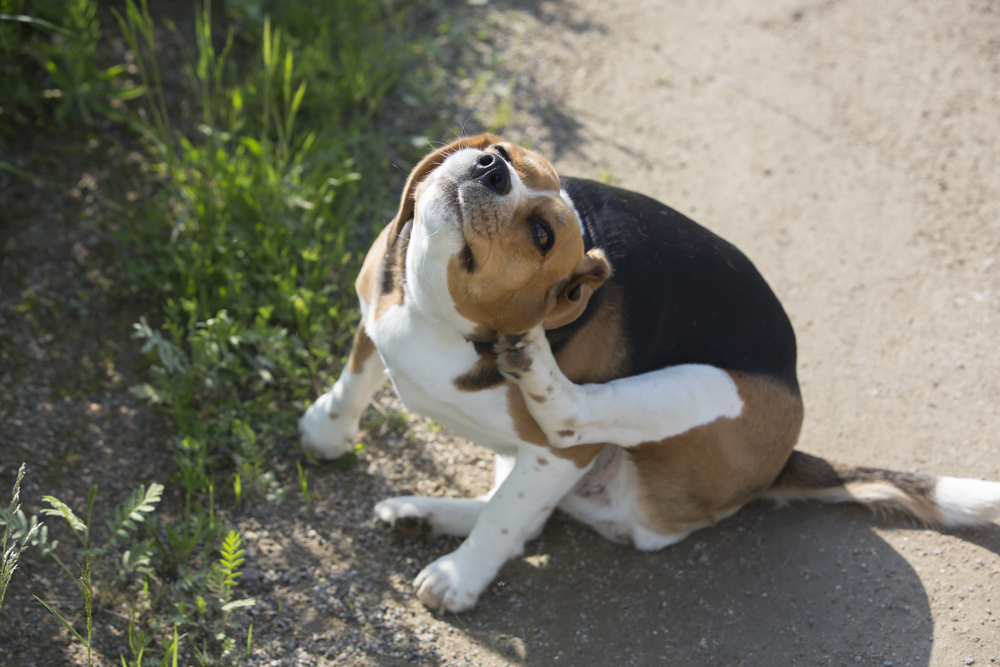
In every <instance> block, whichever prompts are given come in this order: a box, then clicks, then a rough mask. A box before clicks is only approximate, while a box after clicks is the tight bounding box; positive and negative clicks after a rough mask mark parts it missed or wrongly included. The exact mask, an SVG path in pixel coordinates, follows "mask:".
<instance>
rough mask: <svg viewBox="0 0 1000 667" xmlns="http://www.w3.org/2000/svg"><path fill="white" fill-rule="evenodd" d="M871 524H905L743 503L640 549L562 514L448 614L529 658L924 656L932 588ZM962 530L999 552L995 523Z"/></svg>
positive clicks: (906, 545) (668, 660)
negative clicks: (728, 514)
mask: <svg viewBox="0 0 1000 667" xmlns="http://www.w3.org/2000/svg"><path fill="white" fill-rule="evenodd" d="M877 525H882V526H883V527H897V528H898V527H900V526H902V525H903V524H900V523H898V522H885V523H882V522H878V521H873V520H872V518H871V515H870V513H868V512H867V511H866V510H864V509H861V508H853V507H829V506H825V507H820V506H811V505H799V506H794V507H789V508H783V509H778V510H774V509H771V508H769V507H765V506H751V507H749V508H746V509H744V510H743V511H742V512H740V513H738V514H737V515H736V516H734V517H733V518H731V519H728V520H726V521H724V522H722V523H720V524H719V525H718V526H716V527H715V528H712V529H707V530H703V531H700V532H697V533H695V534H693V535H691V536H690V537H689V538H688V539H687V540H685V541H683V542H681V543H680V544H678V545H676V546H674V547H670V548H667V549H664V550H662V551H660V552H656V553H643V552H639V551H635V550H634V549H632V548H631V547H623V546H619V545H615V544H611V543H609V542H607V541H605V540H603V539H602V538H600V537H598V536H597V535H595V534H594V533H593V532H591V531H590V530H589V529H587V528H585V527H583V526H581V525H579V524H577V523H575V522H573V521H572V520H569V519H567V518H565V517H564V516H561V515H558V514H557V515H556V516H554V517H553V519H552V520H551V521H550V522H549V525H548V527H547V528H546V530H545V532H544V533H543V535H542V536H541V538H540V539H539V540H537V541H535V542H533V543H531V544H529V545H528V546H527V550H526V558H524V559H520V560H517V561H513V562H511V563H509V564H508V565H507V566H506V567H505V568H504V569H503V570H502V571H501V573H500V576H499V578H498V579H497V581H496V582H495V583H494V584H493V586H491V588H490V589H489V591H488V592H487V593H485V594H484V595H483V598H482V599H481V601H480V604H479V607H478V609H477V610H476V611H473V612H471V613H469V614H465V615H463V616H461V617H454V616H452V617H450V618H451V621H450V622H451V623H452V624H453V625H454V627H455V628H456V630H461V631H463V632H465V633H467V634H468V635H470V636H471V637H473V638H475V639H476V640H477V641H479V642H481V643H482V644H484V645H486V646H487V647H488V648H489V649H490V650H492V651H495V652H498V653H501V654H504V655H505V657H507V658H508V659H510V660H511V661H513V662H515V663H521V664H530V665H556V664H566V665H619V664H636V665H652V664H691V665H695V664H725V665H740V664H744V665H779V664H781V665H791V664H848V663H850V664H855V663H858V662H860V663H862V664H868V665H872V664H878V665H883V664H895V665H913V666H914V667H918V666H920V665H927V664H929V656H930V649H931V644H932V640H933V618H932V615H931V610H930V605H929V602H928V593H927V592H926V591H925V589H924V585H923V583H922V582H921V580H920V578H919V576H918V574H917V572H916V571H915V569H914V566H912V565H911V564H910V562H908V561H907V560H906V559H904V558H903V556H902V555H901V554H900V553H899V551H898V550H897V549H898V547H894V546H891V545H890V544H888V543H887V542H886V541H885V540H883V539H882V538H881V537H879V535H878V534H877V533H876V532H875V530H873V527H874V526H877ZM903 536H904V537H906V540H905V542H903V546H902V550H903V551H911V552H913V555H914V558H912V559H911V560H914V561H915V562H920V563H922V562H927V563H928V565H927V567H928V568H929V567H937V565H936V564H935V563H933V562H932V561H933V560H934V559H933V558H930V559H928V560H927V561H922V560H920V556H927V555H929V554H926V553H925V552H924V551H922V549H923V547H922V546H921V543H922V542H926V543H928V544H930V543H931V541H932V539H934V538H933V537H932V536H931V534H930V533H928V532H927V531H924V530H923V529H919V528H914V529H913V530H904V531H903ZM957 537H959V538H960V539H963V540H966V541H969V542H973V543H975V544H978V545H980V546H982V547H984V548H986V549H989V550H991V551H993V552H995V553H1000V527H997V526H993V527H987V528H984V529H979V530H975V531H971V530H970V531H962V532H961V533H958V534H957ZM931 549H933V547H931ZM930 555H931V556H933V554H930ZM916 567H918V568H919V567H922V566H921V565H916Z"/></svg>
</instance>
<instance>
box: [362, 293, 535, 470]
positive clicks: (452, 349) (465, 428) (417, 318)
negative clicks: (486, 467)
mask: <svg viewBox="0 0 1000 667" xmlns="http://www.w3.org/2000/svg"><path fill="white" fill-rule="evenodd" d="M365 328H366V330H367V331H368V332H369V335H370V336H371V338H372V341H373V342H374V343H375V346H376V348H377V349H378V351H379V354H380V355H381V357H382V362H383V363H384V364H385V367H386V372H387V373H388V374H389V377H390V379H391V380H392V384H393V387H394V388H395V390H396V394H397V395H398V396H399V398H400V400H401V401H402V402H403V405H405V406H406V409H407V410H410V411H413V412H416V413H418V414H420V415H423V416H425V417H429V418H431V419H433V420H434V421H436V422H438V423H440V424H442V425H444V426H447V427H448V428H449V429H451V430H452V431H454V432H456V433H458V434H459V435H461V436H463V437H465V438H468V439H469V440H472V441H473V442H475V443H476V444H479V445H483V446H485V447H489V448H491V449H493V450H495V451H504V450H509V449H510V448H511V447H513V446H515V445H517V444H518V443H519V442H520V439H519V438H518V437H517V433H516V432H515V430H514V423H513V420H512V419H511V416H510V414H509V412H508V409H507V386H506V384H504V385H500V386H497V387H494V388H492V389H483V390H480V391H471V392H470V391H462V390H460V389H458V388H457V387H456V386H455V383H454V379H455V378H457V377H459V376H461V375H462V374H463V373H466V372H467V371H468V370H469V369H471V368H472V367H473V366H474V365H475V363H476V361H477V360H478V358H479V355H478V354H477V353H476V351H475V349H474V348H473V346H472V344H471V343H470V342H468V341H467V340H466V339H465V337H464V336H463V335H461V334H460V333H459V332H458V331H456V329H455V328H454V327H453V326H451V325H450V324H448V323H446V322H444V321H442V320H438V321H432V320H430V319H429V318H427V317H426V316H425V315H424V314H423V313H421V312H420V311H418V310H416V309H415V308H413V307H411V306H410V304H409V303H404V304H403V305H399V306H393V307H391V308H390V309H389V310H387V311H386V312H385V313H383V315H382V316H381V317H380V318H379V319H378V320H374V318H370V317H369V318H366V320H365Z"/></svg>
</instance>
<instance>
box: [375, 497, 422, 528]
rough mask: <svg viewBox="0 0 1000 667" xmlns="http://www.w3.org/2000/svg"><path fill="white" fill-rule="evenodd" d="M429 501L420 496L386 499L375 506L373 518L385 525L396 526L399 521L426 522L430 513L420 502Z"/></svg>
mask: <svg viewBox="0 0 1000 667" xmlns="http://www.w3.org/2000/svg"><path fill="white" fill-rule="evenodd" d="M425 500H429V499H428V498H424V497H422V496H400V497H398V498H387V499H385V500H383V501H382V502H380V503H378V504H377V505H375V516H376V517H378V518H379V519H381V520H382V521H385V522H386V523H389V524H392V525H396V522H397V521H399V520H400V519H422V520H426V519H427V518H428V515H429V514H430V511H429V509H428V508H427V507H424V506H423V505H424V503H423V502H422V501H425Z"/></svg>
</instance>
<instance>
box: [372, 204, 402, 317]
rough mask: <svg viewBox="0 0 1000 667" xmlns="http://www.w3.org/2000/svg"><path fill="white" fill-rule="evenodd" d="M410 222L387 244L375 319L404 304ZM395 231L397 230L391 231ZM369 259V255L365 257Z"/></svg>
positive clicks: (380, 275)
mask: <svg viewBox="0 0 1000 667" xmlns="http://www.w3.org/2000/svg"><path fill="white" fill-rule="evenodd" d="M409 231H410V223H407V224H406V225H405V226H404V227H403V229H402V232H401V233H400V238H398V239H396V243H395V244H394V245H391V246H389V245H386V246H385V252H384V253H383V254H382V262H381V264H380V265H379V285H378V297H377V301H376V303H375V319H376V320H377V319H379V318H381V317H382V315H384V314H385V312H386V311H387V310H389V308H391V307H392V306H401V305H403V298H404V295H403V275H404V274H405V272H406V249H407V247H409ZM390 233H395V232H390ZM387 240H388V239H387ZM365 259H366V261H367V257H366V258H365Z"/></svg>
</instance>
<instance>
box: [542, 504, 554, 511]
mask: <svg viewBox="0 0 1000 667" xmlns="http://www.w3.org/2000/svg"><path fill="white" fill-rule="evenodd" d="M550 509H552V505H546V506H545V507H543V508H542V511H543V512H548V511H549V510H550Z"/></svg>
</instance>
